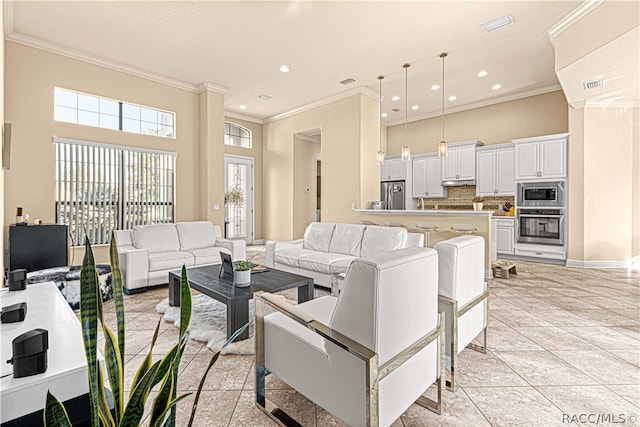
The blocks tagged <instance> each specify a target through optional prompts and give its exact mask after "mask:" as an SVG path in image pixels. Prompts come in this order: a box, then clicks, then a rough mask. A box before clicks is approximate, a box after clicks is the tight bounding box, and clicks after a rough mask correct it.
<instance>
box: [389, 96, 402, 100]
mask: <svg viewBox="0 0 640 427" xmlns="http://www.w3.org/2000/svg"><path fill="white" fill-rule="evenodd" d="M391 100H392V101H400V97H399V96H398V95H395V96H392V97H391Z"/></svg>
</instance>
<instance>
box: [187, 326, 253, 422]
mask: <svg viewBox="0 0 640 427" xmlns="http://www.w3.org/2000/svg"><path fill="white" fill-rule="evenodd" d="M250 324H251V322H247V323H245V324H244V326H242V327H240V328H239V329H238V330H237V331H235V332H234V333H233V335H231V336H230V337H229V339H228V340H227V342H225V343H224V345H223V346H222V348H225V347H226V346H228V345H229V344H231V343H232V342H234V341H235V340H236V338H238V336H240V334H242V333H243V332H244V331H245V330H246V329H247V328H248V327H249V325H250ZM218 357H220V352H219V351H216V352H215V353H214V354H213V356H212V357H211V360H210V361H209V366H207V369H206V370H205V371H204V375H203V376H202V379H200V384H199V385H198V390H197V391H196V396H195V398H194V399H193V405H192V406H191V416H190V417H189V423H188V424H187V426H188V427H191V426H192V425H193V419H194V418H195V416H196V410H197V409H198V401H199V400H200V393H201V392H202V388H203V387H204V382H205V380H206V379H207V375H209V371H210V370H211V368H213V365H214V364H215V363H216V361H217V360H218Z"/></svg>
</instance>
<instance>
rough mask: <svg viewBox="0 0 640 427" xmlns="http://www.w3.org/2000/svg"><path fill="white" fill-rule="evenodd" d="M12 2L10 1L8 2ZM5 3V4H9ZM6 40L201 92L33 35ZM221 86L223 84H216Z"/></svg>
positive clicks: (186, 85)
mask: <svg viewBox="0 0 640 427" xmlns="http://www.w3.org/2000/svg"><path fill="white" fill-rule="evenodd" d="M7 3H10V2H7ZM7 3H5V4H7ZM9 20H10V19H9ZM6 40H7V41H10V42H14V43H18V44H22V45H25V46H29V47H33V48H36V49H40V50H44V51H46V52H50V53H55V54H57V55H61V56H66V57H67V58H71V59H76V60H78V61H82V62H86V63H88V64H93V65H97V66H100V67H104V68H108V69H111V70H114V71H119V72H121V73H126V74H129V75H132V76H135V77H140V78H143V79H146V80H150V81H153V82H156V83H161V84H164V85H167V86H172V87H175V88H177V89H182V90H186V91H188V92H195V93H199V92H200V88H199V87H198V86H196V85H193V84H191V83H187V82H183V81H181V80H176V79H172V78H169V77H165V76H161V75H159V74H155V73H151V72H148V71H144V70H140V69H138V68H135V67H130V66H128V65H123V64H118V63H116V62H113V61H109V60H106V59H102V58H97V57H94V56H91V55H87V54H84V53H81V52H77V51H75V50H73V49H67V48H64V47H61V46H57V45H55V44H53V43H49V42H45V41H42V40H38V39H35V38H32V37H28V36H23V35H21V34H16V33H14V32H11V33H9V34H7V35H6ZM215 87H217V88H218V91H219V88H221V86H215Z"/></svg>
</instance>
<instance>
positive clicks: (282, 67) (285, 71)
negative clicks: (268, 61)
mask: <svg viewBox="0 0 640 427" xmlns="http://www.w3.org/2000/svg"><path fill="white" fill-rule="evenodd" d="M289 70H290V68H289V67H287V66H286V65H283V66H281V67H280V71H281V72H283V73H288V72H289Z"/></svg>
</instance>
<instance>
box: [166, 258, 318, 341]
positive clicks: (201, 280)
mask: <svg viewBox="0 0 640 427" xmlns="http://www.w3.org/2000/svg"><path fill="white" fill-rule="evenodd" d="M220 266H221V264H216V265H206V266H203V267H190V268H187V275H188V277H189V285H190V286H191V287H192V288H193V289H195V290H197V291H198V292H200V293H203V294H205V295H207V296H209V297H211V298H214V299H216V300H218V301H220V302H222V303H224V304H225V305H226V306H227V338H229V337H231V335H233V333H234V332H235V331H237V330H238V329H239V328H241V327H242V326H244V324H245V323H247V322H248V321H249V300H250V299H251V298H253V293H254V292H258V291H265V292H271V293H273V292H280V291H284V290H286V289H292V288H298V302H299V303H301V302H305V301H309V300H310V299H313V298H314V291H313V279H311V278H309V277H304V276H299V275H297V274H292V273H287V272H286V271H281V270H276V269H275V268H270V269H269V271H263V272H260V273H253V274H251V286H247V287H246V288H239V287H237V286H234V284H233V278H232V277H230V276H223V277H221V278H219V277H218V275H219V273H220ZM181 275H182V270H172V271H170V272H169V305H172V306H179V305H180V276H181ZM246 338H249V331H248V330H246V331H245V332H244V333H243V334H242V335H240V336H239V337H238V339H239V340H242V339H246Z"/></svg>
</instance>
